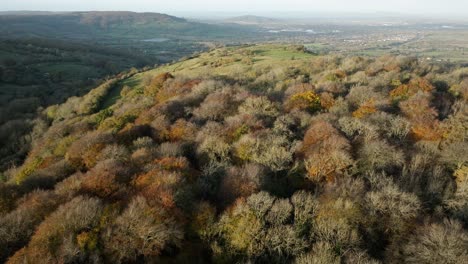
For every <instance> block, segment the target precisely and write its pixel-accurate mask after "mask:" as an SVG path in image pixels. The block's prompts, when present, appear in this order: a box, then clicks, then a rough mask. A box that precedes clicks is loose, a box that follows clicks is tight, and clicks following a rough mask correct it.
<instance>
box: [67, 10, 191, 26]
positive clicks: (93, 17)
mask: <svg viewBox="0 0 468 264" xmlns="http://www.w3.org/2000/svg"><path fill="white" fill-rule="evenodd" d="M72 15H77V16H78V17H79V18H80V23H82V24H86V25H97V26H101V27H107V26H112V25H122V24H137V25H146V24H151V23H185V22H187V21H186V20H185V19H183V18H178V17H175V16H170V15H166V14H160V13H135V12H80V13H72Z"/></svg>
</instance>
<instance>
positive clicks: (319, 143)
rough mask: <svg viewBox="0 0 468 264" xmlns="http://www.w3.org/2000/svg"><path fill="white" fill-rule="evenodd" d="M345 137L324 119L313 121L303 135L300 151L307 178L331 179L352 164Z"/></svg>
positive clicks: (317, 179) (314, 179)
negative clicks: (304, 162) (303, 159)
mask: <svg viewBox="0 0 468 264" xmlns="http://www.w3.org/2000/svg"><path fill="white" fill-rule="evenodd" d="M350 148H351V146H350V145H349V143H348V141H347V140H346V138H344V137H342V136H340V134H339V132H338V131H337V130H336V129H335V128H334V127H333V126H332V125H330V124H329V123H327V122H325V121H317V122H315V123H313V124H312V125H311V126H310V127H309V129H308V130H307V132H306V133H305V135H304V140H303V143H302V149H301V153H303V155H304V157H305V159H306V168H307V173H308V175H307V176H308V178H309V179H310V180H313V181H322V180H324V179H326V180H328V181H333V180H334V178H335V177H337V176H340V175H342V174H343V173H344V171H345V170H346V169H347V168H348V167H349V166H350V165H351V164H352V159H351V157H350V155H349V150H350Z"/></svg>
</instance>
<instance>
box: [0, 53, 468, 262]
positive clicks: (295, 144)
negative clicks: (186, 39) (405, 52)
mask: <svg viewBox="0 0 468 264" xmlns="http://www.w3.org/2000/svg"><path fill="white" fill-rule="evenodd" d="M467 101H468V68H463V67H461V66H459V65H456V64H443V63H439V64H436V63H432V62H428V61H422V60H418V59H416V58H412V57H403V56H389V55H387V56H383V57H379V58H363V57H351V56H338V55H328V56H315V55H312V54H309V53H307V52H305V48H304V47H303V46H283V45H253V46H241V47H226V48H219V49H215V50H212V51H210V52H206V53H202V54H200V55H198V56H194V57H192V58H190V59H187V60H181V61H179V62H176V63H172V64H169V65H165V66H161V67H157V68H154V69H150V70H146V71H136V70H134V71H130V72H128V73H125V74H120V75H118V76H116V77H115V78H112V79H109V80H108V81H106V82H105V83H103V84H101V85H100V86H98V87H96V88H95V89H93V90H91V91H90V92H89V93H88V94H86V95H84V96H82V97H72V98H70V99H68V100H67V102H65V103H64V104H60V105H54V106H50V107H48V108H47V109H44V110H43V111H42V113H41V116H40V118H38V119H37V120H36V121H35V123H36V126H35V129H34V138H33V148H32V150H31V151H30V152H29V155H28V158H27V159H26V161H25V163H24V164H23V165H21V166H19V167H18V168H13V169H10V170H8V171H5V172H4V173H3V174H2V175H1V178H2V181H1V182H0V247H1V248H2V249H3V250H2V251H0V261H3V260H7V263H25V262H29V263H31V262H35V261H37V260H47V262H48V263H65V262H67V263H90V262H96V263H134V262H138V263H142V262H145V263H148V262H149V263H246V262H252V263H431V262H432V263H464V262H465V260H467V258H468V255H467V252H466V248H467V246H468V232H467V231H466V229H465V228H466V226H467V225H468V211H467V208H468V204H467V201H468V200H467V197H468V181H467V179H468V161H467V159H468V153H467V150H468V143H467V142H466V138H467V129H466V128H467V127H468V120H467V119H466V116H467V114H468V108H467V105H468V104H467ZM421 241H423V242H424V243H422V242H421ZM447 252H450V254H447Z"/></svg>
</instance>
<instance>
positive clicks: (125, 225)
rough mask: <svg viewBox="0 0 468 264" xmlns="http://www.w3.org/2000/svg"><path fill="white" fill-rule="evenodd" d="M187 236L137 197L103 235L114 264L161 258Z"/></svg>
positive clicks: (161, 210)
mask: <svg viewBox="0 0 468 264" xmlns="http://www.w3.org/2000/svg"><path fill="white" fill-rule="evenodd" d="M183 236H184V233H183V231H182V228H181V227H180V225H179V224H178V223H177V222H176V220H175V219H174V218H173V217H172V216H170V215H169V214H168V212H167V211H166V210H164V209H163V208H160V207H151V206H149V204H148V203H147V201H146V199H145V198H143V197H141V196H137V197H135V198H134V199H133V200H132V201H131V202H130V204H129V205H128V207H127V208H126V209H125V211H124V212H123V213H122V214H121V215H120V216H118V217H117V218H116V219H115V222H114V224H112V225H111V226H110V227H109V228H108V229H107V231H106V233H105V234H104V237H103V239H104V241H105V244H104V246H105V248H104V250H105V252H106V254H108V256H109V258H110V259H112V260H113V261H115V262H119V263H121V262H126V261H135V260H136V259H137V257H139V256H144V257H147V258H149V257H152V256H158V255H159V254H161V251H162V250H164V249H165V248H167V247H169V246H171V245H172V246H180V245H181V241H182V239H183Z"/></svg>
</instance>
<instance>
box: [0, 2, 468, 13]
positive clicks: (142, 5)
mask: <svg viewBox="0 0 468 264" xmlns="http://www.w3.org/2000/svg"><path fill="white" fill-rule="evenodd" d="M15 10H34V11H89V10H100V11H117V10H118V11H123V10H125V11H136V12H159V13H168V14H175V15H176V14H178V13H183V12H191V13H197V12H200V13H206V12H224V13H245V14H268V13H275V12H302V13H320V12H328V13H375V12H390V13H402V14H422V15H430V14H433V15H444V14H457V15H466V16H467V17H468V0H230V1H225V0H126V1H123V0H0V11H15Z"/></svg>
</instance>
